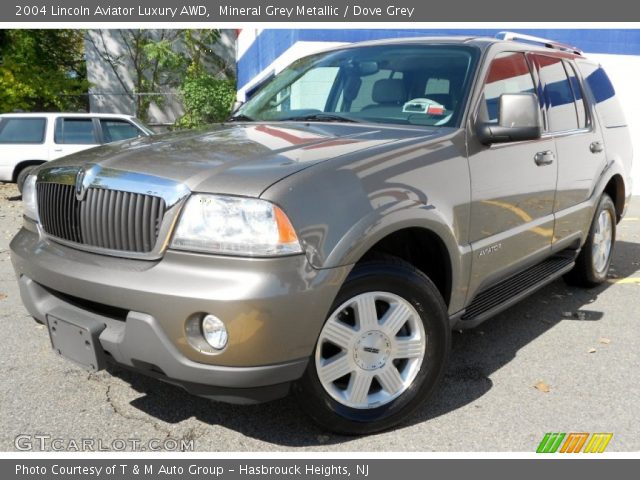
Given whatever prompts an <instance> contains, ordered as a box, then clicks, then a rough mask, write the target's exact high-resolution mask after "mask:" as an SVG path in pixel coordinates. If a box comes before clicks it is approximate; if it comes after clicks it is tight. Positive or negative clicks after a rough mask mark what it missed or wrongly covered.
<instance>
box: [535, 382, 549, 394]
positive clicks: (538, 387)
mask: <svg viewBox="0 0 640 480" xmlns="http://www.w3.org/2000/svg"><path fill="white" fill-rule="evenodd" d="M533 388H535V389H536V390H540V391H541V392H543V393H549V392H550V391H551V387H549V385H547V384H546V383H544V382H543V381H540V382H538V383H536V384H535V385H534V386H533Z"/></svg>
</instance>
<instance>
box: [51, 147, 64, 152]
mask: <svg viewBox="0 0 640 480" xmlns="http://www.w3.org/2000/svg"><path fill="white" fill-rule="evenodd" d="M53 151H54V152H61V151H62V149H61V148H54V149H53Z"/></svg>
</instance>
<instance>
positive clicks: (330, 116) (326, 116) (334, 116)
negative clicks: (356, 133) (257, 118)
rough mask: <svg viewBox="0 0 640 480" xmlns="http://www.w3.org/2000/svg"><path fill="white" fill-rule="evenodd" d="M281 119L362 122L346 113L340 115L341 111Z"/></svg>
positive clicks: (286, 120) (283, 119)
mask: <svg viewBox="0 0 640 480" xmlns="http://www.w3.org/2000/svg"><path fill="white" fill-rule="evenodd" d="M281 121H285V122H288V121H293V122H313V121H318V122H345V123H360V120H356V119H355V118H351V117H346V116H344V115H340V114H339V113H326V112H318V113H310V114H309V115H300V116H298V117H287V118H282V119H281Z"/></svg>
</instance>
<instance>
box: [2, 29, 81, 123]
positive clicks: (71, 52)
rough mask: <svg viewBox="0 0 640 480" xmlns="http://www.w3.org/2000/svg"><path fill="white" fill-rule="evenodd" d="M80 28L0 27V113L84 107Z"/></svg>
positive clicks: (72, 109) (71, 109)
mask: <svg viewBox="0 0 640 480" xmlns="http://www.w3.org/2000/svg"><path fill="white" fill-rule="evenodd" d="M88 88H89V82H88V81H87V69H86V62H85V55H84V31H82V30H70V29H66V30H3V31H2V34H1V35H0V112H11V111H15V110H24V111H54V110H67V111H76V110H86V108H87V105H88V100H87V95H86V94H87V90H88Z"/></svg>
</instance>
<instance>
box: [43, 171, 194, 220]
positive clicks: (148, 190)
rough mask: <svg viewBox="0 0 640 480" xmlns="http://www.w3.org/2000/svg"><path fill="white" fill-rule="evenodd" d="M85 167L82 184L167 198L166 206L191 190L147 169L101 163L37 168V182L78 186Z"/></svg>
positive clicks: (85, 186) (176, 201) (170, 205)
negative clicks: (138, 169)
mask: <svg viewBox="0 0 640 480" xmlns="http://www.w3.org/2000/svg"><path fill="white" fill-rule="evenodd" d="M81 170H84V172H85V176H84V180H83V182H82V187H83V188H104V189H106V190H120V191H123V192H130V193H140V194H142V195H153V196H155V197H160V198H162V199H164V202H165V204H166V205H167V209H169V208H171V207H172V206H173V205H175V204H176V203H178V202H179V201H180V200H181V199H183V198H185V197H187V196H188V195H189V194H190V193H191V190H189V188H188V187H187V186H186V185H185V184H184V183H178V182H176V181H174V180H169V179H168V178H164V177H157V176H155V175H148V174H146V173H136V172H127V171H124V170H118V169H115V168H105V167H101V166H100V165H95V164H94V165H85V166H80V167H77V166H76V167H69V166H64V167H51V168H46V169H43V170H40V172H38V178H37V181H38V182H49V183H60V184H63V185H72V186H74V187H75V186H76V177H77V175H78V173H79V172H80V171H81Z"/></svg>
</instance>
